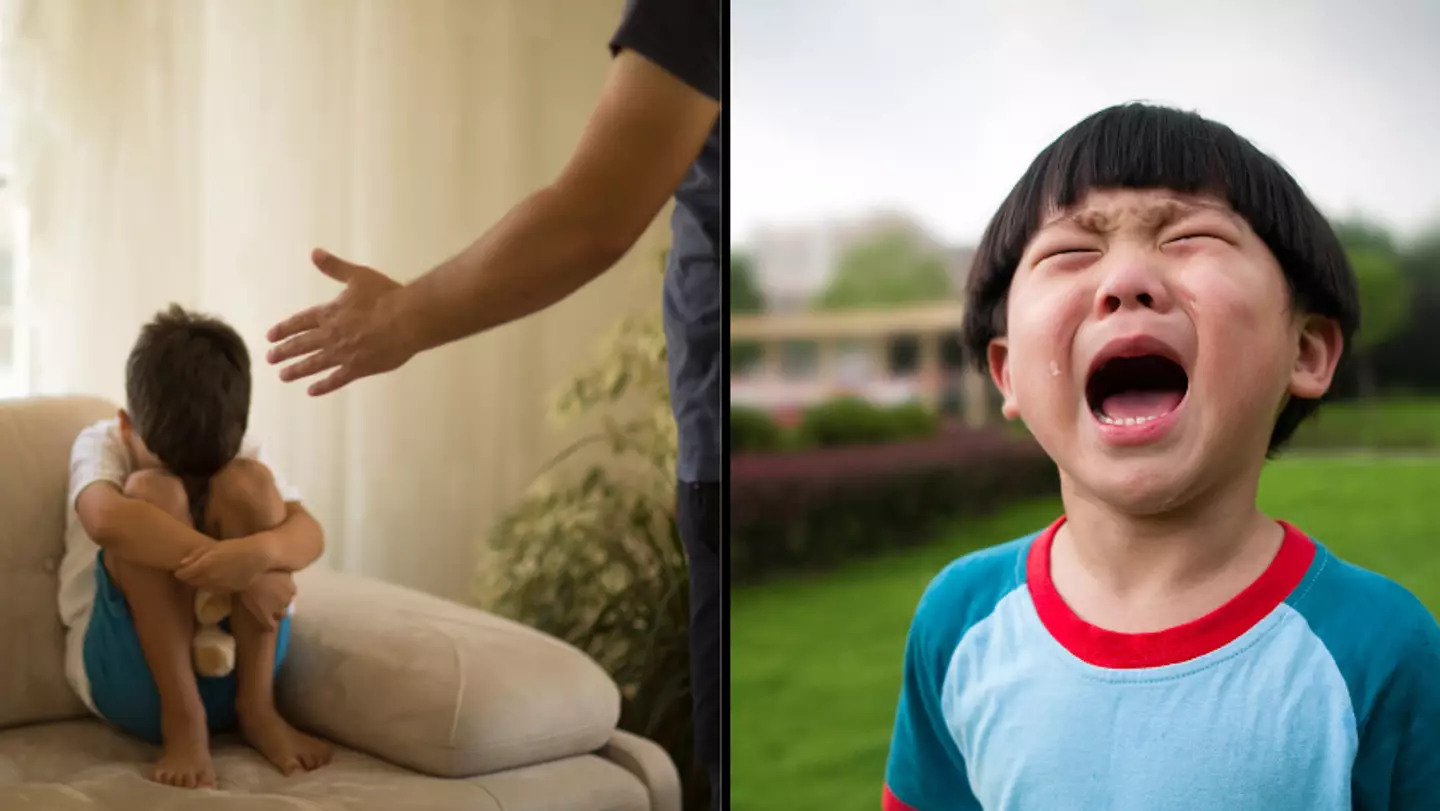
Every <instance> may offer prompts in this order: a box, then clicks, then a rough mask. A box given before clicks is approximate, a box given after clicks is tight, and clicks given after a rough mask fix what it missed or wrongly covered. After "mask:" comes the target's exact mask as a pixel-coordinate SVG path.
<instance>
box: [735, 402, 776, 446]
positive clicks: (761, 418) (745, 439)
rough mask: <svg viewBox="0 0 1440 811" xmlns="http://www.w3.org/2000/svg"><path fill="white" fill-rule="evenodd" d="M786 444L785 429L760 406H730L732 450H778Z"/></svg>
mask: <svg viewBox="0 0 1440 811" xmlns="http://www.w3.org/2000/svg"><path fill="white" fill-rule="evenodd" d="M785 446H786V437H785V430H784V429H783V428H781V427H780V426H778V425H776V424H775V421H774V420H772V419H770V415H769V414H766V413H765V412H764V411H761V410H760V409H758V408H745V407H743V406H731V407H730V449H731V450H732V451H736V452H740V451H778V450H781V449H783V448H784V447H785Z"/></svg>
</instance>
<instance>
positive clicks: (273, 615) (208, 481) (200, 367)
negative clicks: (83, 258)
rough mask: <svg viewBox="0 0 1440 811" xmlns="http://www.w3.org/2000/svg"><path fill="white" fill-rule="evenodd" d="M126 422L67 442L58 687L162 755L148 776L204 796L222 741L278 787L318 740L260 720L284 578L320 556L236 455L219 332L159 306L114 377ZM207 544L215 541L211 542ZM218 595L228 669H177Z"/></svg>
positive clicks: (276, 489)
mask: <svg viewBox="0 0 1440 811" xmlns="http://www.w3.org/2000/svg"><path fill="white" fill-rule="evenodd" d="M125 371H126V380H125V393H126V400H127V408H126V409H123V410H121V411H120V412H119V414H118V416H117V417H116V418H112V419H108V420H104V421H102V422H99V423H96V424H95V425H92V426H90V427H89V428H86V429H85V430H84V431H82V432H81V433H80V435H79V437H78V438H77V439H76V440H75V445H74V448H73V450H72V452H71V458H70V487H69V504H68V505H67V511H66V512H67V518H66V541H65V543H66V552H65V560H64V563H63V566H62V569H61V576H60V595H59V603H60V613H61V618H62V619H63V621H64V623H65V625H66V627H67V628H68V639H67V644H66V675H67V677H68V678H69V681H70V683H71V685H72V686H73V687H74V689H75V691H76V692H77V693H78V694H79V696H80V698H81V699H82V700H83V701H84V702H85V704H86V705H87V706H89V708H90V709H91V710H92V711H93V712H95V713H96V714H97V715H98V716H100V717H101V718H104V719H106V720H108V721H109V722H111V723H113V724H115V725H116V726H118V727H119V728H121V729H123V730H125V731H126V732H129V733H130V734H132V735H135V736H137V737H139V738H142V739H144V740H147V741H150V742H151V743H155V744H159V745H161V746H162V749H163V751H162V753H161V755H160V759H159V761H158V762H157V763H156V764H155V766H154V769H153V772H152V779H154V780H156V781H157V782H160V783H165V784H169V785H173V786H180V787H212V786H214V785H215V773H214V769H213V767H212V765H211V761H210V744H209V735H210V733H211V732H221V731H227V730H230V729H234V728H238V729H239V730H240V732H241V733H242V734H243V735H244V737H245V739H246V740H247V741H248V742H249V743H250V744H251V745H253V746H254V747H255V748H256V749H257V750H259V752H260V753H261V754H262V755H264V756H265V757H266V758H267V759H268V760H269V761H270V762H271V763H273V764H274V765H275V766H276V767H277V768H279V769H280V770H281V771H282V772H284V773H285V774H293V773H296V772H299V771H308V770H311V769H315V768H318V767H320V766H321V765H323V764H325V763H326V762H328V761H329V759H330V754H331V750H330V747H329V745H328V744H326V743H324V742H322V741H319V740H316V739H315V738H312V737H310V736H308V735H304V734H302V733H300V732H299V731H297V730H296V729H295V728H294V727H292V726H290V724H289V723H287V722H286V721H285V719H284V718H282V717H281V716H280V713H279V712H278V711H277V710H276V708H275V702H274V695H273V694H274V689H273V688H274V676H275V672H276V670H277V669H278V668H279V667H280V664H281V662H282V661H283V660H284V657H285V648H286V643H287V641H288V637H289V630H290V628H289V624H290V620H289V607H290V603H291V599H292V598H293V596H294V593H295V585H294V581H293V579H292V578H291V575H290V573H291V572H294V571H298V570H300V569H303V568H304V567H305V566H308V565H309V564H310V563H311V562H313V561H314V560H315V559H316V558H317V557H319V555H320V553H321V551H322V549H323V546H324V539H323V535H322V532H321V529H320V525H319V523H318V522H316V520H315V519H314V518H313V517H311V516H310V514H309V513H308V512H307V511H306V510H305V508H304V507H302V506H301V505H300V500H299V495H298V494H297V493H296V492H295V491H294V490H293V489H292V488H291V487H290V486H288V485H287V484H285V483H284V482H283V481H282V480H281V479H279V477H277V476H275V475H274V474H273V473H272V472H271V470H270V468H269V467H267V466H266V465H265V464H264V463H263V462H261V461H260V460H259V455H258V450H257V449H256V448H255V447H254V446H252V445H249V444H247V443H245V442H244V441H243V440H244V437H245V431H246V425H247V422H248V419H249V411H250V358H249V354H248V353H247V351H246V348H245V343H244V341H243V340H242V339H241V338H240V336H239V335H238V334H236V332H235V331H234V330H233V329H231V328H230V327H229V326H228V325H226V324H225V323H223V322H221V321H219V320H216V319H213V318H209V317H205V316H201V315H196V314H192V313H188V312H186V311H185V310H183V309H181V308H180V307H179V306H176V305H172V306H171V307H170V309H169V310H168V311H166V312H162V313H160V314H159V315H157V316H156V318H155V319H154V320H153V321H152V322H151V323H150V324H148V325H146V326H145V327H144V328H143V329H142V330H141V333H140V337H139V340H137V341H136V343H135V346H134V348H133V349H132V350H131V352H130V357H129V361H128V363H127V365H126V370H125ZM222 540H223V542H221V541H222ZM197 589H206V590H209V591H211V592H215V593H219V594H222V595H231V596H232V598H233V599H232V601H231V605H232V610H231V613H230V616H229V618H228V619H227V620H226V621H225V624H224V625H223V626H222V627H223V628H224V629H225V630H226V631H228V632H229V633H230V634H232V635H233V638H234V669H233V671H232V672H230V673H229V674H228V675H225V676H221V677H206V676H199V675H197V673H196V668H195V664H194V663H193V662H192V652H191V651H192V649H191V643H192V639H193V638H194V636H195V632H196V600H195V597H196V590H197Z"/></svg>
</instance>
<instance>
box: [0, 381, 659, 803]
mask: <svg viewBox="0 0 1440 811" xmlns="http://www.w3.org/2000/svg"><path fill="white" fill-rule="evenodd" d="M114 411H115V406H113V405H112V404H109V403H106V402H104V401H99V400H93V399H84V398H65V399H35V400H28V401H18V402H15V401H11V402H0V460H3V461H0V662H4V663H5V666H4V667H3V668H0V809H5V811H11V810H12V809H14V810H15V811H21V810H22V809H36V810H37V811H41V810H43V811H50V810H51V809H56V811H64V810H65V809H70V808H76V809H82V808H83V809H92V810H94V809H117V810H118V811H132V810H133V811H151V809H177V810H178V809H190V808H194V809H202V808H203V809H227V808H234V809H246V810H247V811H248V810H249V809H257V811H259V810H263V809H277V811H278V809H346V811H371V809H374V810H375V811H379V810H380V809H387V810H388V809H437V810H438V809H451V808H455V809H506V811H530V810H531V809H534V811H540V810H541V809H544V810H545V811H602V810H605V811H608V810H610V809H614V810H615V811H619V810H620V809H635V811H679V808H680V799H679V798H680V788H679V781H678V777H677V775H676V772H675V767H674V765H673V764H672V763H671V761H670V759H669V758H668V757H667V756H666V754H665V752H664V751H663V750H661V749H660V748H659V747H658V746H656V745H655V744H654V743H652V742H650V741H647V740H645V739H643V738H639V737H636V736H634V735H629V734H626V733H624V732H619V731H617V730H616V729H615V724H616V720H617V718H618V716H619V708H620V698H619V693H618V691H617V690H616V688H615V685H614V683H613V682H612V681H611V680H610V679H609V677H608V676H607V675H606V674H605V673H604V671H602V670H601V669H600V668H599V667H598V666H597V665H596V664H595V663H594V662H593V661H592V660H590V659H589V658H588V657H586V656H585V655H584V654H582V653H580V652H579V651H577V650H575V649H574V648H572V647H570V646H568V645H566V644H564V643H562V642H560V641H558V640H556V639H553V638H551V637H548V636H545V635H543V634H541V633H539V632H537V631H534V630H533V629H530V628H526V627H524V626H521V625H519V624H516V623H514V622H511V621H508V620H505V619H502V618H499V617H496V616H493V615H490V614H486V613H484V612H481V611H476V610H474V609H471V608H467V607H464V606H461V605H458V604H455V603H451V602H448V601H445V600H440V599H438V598H435V597H431V596H429V595H425V594H420V593H418V592H414V591H410V590H407V589H403V588H400V587H397V586H392V585H388V584H384V583H379V582H376V581H372V580H367V579H363V578H357V577H352V576H348V575H341V574H336V573H333V572H326V571H319V570H317V571H310V572H305V573H303V574H302V575H301V576H300V577H299V589H300V593H299V597H298V598H297V603H296V614H295V619H294V624H293V630H292V638H291V647H290V655H289V658H288V659H287V662H286V664H285V666H284V667H283V668H282V670H281V673H280V677H279V681H278V683H277V688H276V689H277V693H278V700H279V702H280V706H281V708H282V710H283V711H284V712H285V713H286V714H287V715H288V716H289V717H290V718H291V719H292V721H294V723H295V724H296V725H297V726H299V727H301V728H303V729H306V730H308V731H310V732H313V733H315V734H318V735H321V736H323V737H325V738H328V739H330V740H332V741H335V742H336V743H337V745H338V747H339V754H338V756H337V757H336V760H335V762H334V763H333V764H331V765H330V766H327V767H326V768H324V769H321V770H319V771H317V772H315V773H312V774H308V775H302V776H298V777H292V778H286V777H283V776H282V775H280V774H279V772H277V771H275V770H274V769H273V768H271V767H270V766H269V765H268V764H266V763H265V761H264V760H262V759H261V758H260V756H259V755H257V754H256V753H255V752H254V751H253V750H251V749H249V748H248V747H246V746H244V745H243V743H241V742H239V741H237V740H234V739H229V738H222V739H218V740H217V741H216V745H215V750H214V753H215V766H216V773H217V775H218V777H219V782H220V785H219V788H218V789H216V790H207V791H195V790H182V789H173V788H168V787H163V786H159V785H156V784H154V783H151V782H149V781H148V780H146V779H144V774H145V772H146V768H147V766H148V764H149V763H150V762H151V761H152V760H153V759H154V757H155V755H156V750H155V748H154V747H151V746H148V745H146V744H144V743H141V742H139V741H136V740H134V739H131V738H129V737H127V736H126V735H124V734H123V733H120V732H117V731H115V730H113V729H111V728H110V727H108V726H107V725H105V724H104V723H103V722H100V721H97V720H94V719H93V718H90V717H89V716H88V713H87V712H86V710H85V709H84V707H83V705H82V704H81V703H80V702H79V701H78V700H77V699H76V698H75V696H74V695H73V694H72V693H71V692H70V688H69V687H68V685H67V683H66V681H65V677H64V671H63V639H64V630H63V628H62V627H61V625H60V621H59V618H58V616H57V613H56V604H55V597H56V595H55V591H56V580H55V573H56V570H57V568H58V566H59V562H60V557H61V554H62V551H63V547H62V543H63V541H62V537H63V523H64V508H65V495H64V493H65V483H66V477H67V462H68V458H69V450H70V443H71V442H72V441H73V440H74V438H75V435H76V434H77V433H78V432H79V430H80V429H81V428H82V427H84V426H85V425H87V424H89V423H90V422H92V421H94V420H97V419H101V418H103V417H106V416H108V415H110V414H113V413H114ZM362 753H363V754H362Z"/></svg>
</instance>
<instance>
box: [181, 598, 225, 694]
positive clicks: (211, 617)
mask: <svg viewBox="0 0 1440 811" xmlns="http://www.w3.org/2000/svg"><path fill="white" fill-rule="evenodd" d="M228 616H230V595H228V594H220V593H217V592H213V591H209V590H208V589H196V591H195V619H196V621H197V626H196V628H195V639H194V640H193V641H192V642H191V645H190V650H191V653H192V655H193V657H194V660H195V672H196V673H198V674H200V675H201V676H227V675H229V674H230V671H232V670H234V669H235V637H233V636H231V635H230V634H229V632H227V631H225V630H224V629H223V628H221V627H220V623H221V622H223V621H224V619H225V618H226V617H228Z"/></svg>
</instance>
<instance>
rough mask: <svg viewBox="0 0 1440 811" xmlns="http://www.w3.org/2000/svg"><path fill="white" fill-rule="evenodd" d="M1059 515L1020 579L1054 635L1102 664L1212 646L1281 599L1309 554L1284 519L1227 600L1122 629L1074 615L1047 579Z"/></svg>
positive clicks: (1179, 657)
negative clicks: (1257, 569) (1270, 550)
mask: <svg viewBox="0 0 1440 811" xmlns="http://www.w3.org/2000/svg"><path fill="white" fill-rule="evenodd" d="M1064 523H1065V517H1064V516H1061V517H1060V519H1059V520H1057V521H1056V522H1055V523H1053V524H1051V525H1050V528H1049V529H1047V530H1045V531H1044V532H1042V533H1041V534H1040V535H1039V536H1038V537H1037V538H1036V539H1035V542H1034V543H1033V544H1031V545H1030V554H1029V558H1028V559H1027V560H1026V567H1025V571H1026V580H1027V581H1028V584H1029V588H1030V596H1031V599H1033V600H1034V602H1035V611H1036V613H1038V614H1039V615H1040V621H1041V622H1042V623H1043V624H1044V625H1045V629H1046V630H1047V631H1049V632H1050V635H1051V636H1053V637H1055V640H1056V641H1057V642H1059V643H1060V644H1061V645H1063V646H1064V647H1065V649H1066V650H1068V651H1070V653H1072V654H1074V655H1075V656H1076V657H1078V658H1080V659H1081V660H1083V661H1085V662H1088V663H1089V664H1092V665H1095V666H1096V667H1107V668H1115V669H1122V668H1141V667H1160V666H1163V665H1171V664H1178V663H1180V662H1188V661H1190V660H1191V659H1195V658H1197V657H1200V656H1203V655H1205V654H1207V653H1210V652H1211V651H1214V650H1218V649H1220V648H1222V647H1224V646H1226V645H1228V644H1230V643H1231V642H1233V641H1235V640H1236V639H1238V638H1239V637H1240V635H1241V634H1243V633H1245V632H1246V631H1248V630H1250V629H1251V628H1253V627H1255V624H1256V623H1258V622H1260V620H1262V619H1264V618H1265V617H1266V616H1267V615H1268V614H1269V613H1270V612H1271V611H1274V610H1275V608H1276V606H1278V605H1280V604H1281V603H1282V602H1284V601H1285V598H1287V597H1289V596H1290V593H1291V592H1293V591H1294V590H1295V587H1296V586H1298V585H1300V581H1301V580H1303V579H1304V578H1305V573H1306V572H1307V571H1309V569H1310V563H1311V561H1313V560H1314V559H1315V543H1314V542H1313V541H1311V540H1310V539H1309V538H1308V537H1306V536H1305V534H1304V533H1302V532H1301V531H1300V530H1298V529H1296V528H1295V527H1293V526H1291V525H1289V524H1287V523H1285V522H1284V521H1281V522H1280V525H1281V526H1282V527H1284V528H1285V539H1284V541H1282V542H1281V544H1280V552H1279V553H1278V554H1277V555H1276V556H1275V560H1274V561H1272V562H1271V564H1270V566H1269V568H1267V569H1266V570H1265V571H1264V572H1263V573H1262V574H1261V575H1260V577H1258V578H1256V580H1255V582H1253V583H1251V584H1250V585H1249V586H1247V587H1246V588H1245V590H1244V591H1242V592H1240V593H1239V594H1237V595H1235V597H1234V598H1232V599H1231V600H1230V601H1229V602H1227V603H1225V604H1224V605H1222V606H1220V607H1219V608H1217V609H1215V610H1214V611H1211V612H1210V613H1209V614H1206V615H1205V616H1203V617H1200V618H1199V619H1197V620H1193V621H1191V622H1187V623H1185V624H1184V625H1177V626H1175V627H1174V628H1167V629H1165V630H1163V631H1154V632H1151V633H1144V634H1122V633H1118V632H1116V631H1107V630H1105V629H1104V628H1097V627H1096V626H1094V625H1091V624H1090V623H1088V622H1086V621H1085V620H1083V619H1080V617H1078V616H1076V615H1075V612H1074V611H1071V610H1070V606H1068V605H1066V604H1065V600H1064V599H1063V598H1061V596H1060V593H1059V592H1058V591H1056V590H1055V584H1054V583H1053V582H1052V581H1051V580H1050V546H1051V544H1052V543H1053V542H1054V540H1055V532H1056V531H1057V530H1059V529H1060V526H1061V525H1062V524H1064Z"/></svg>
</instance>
